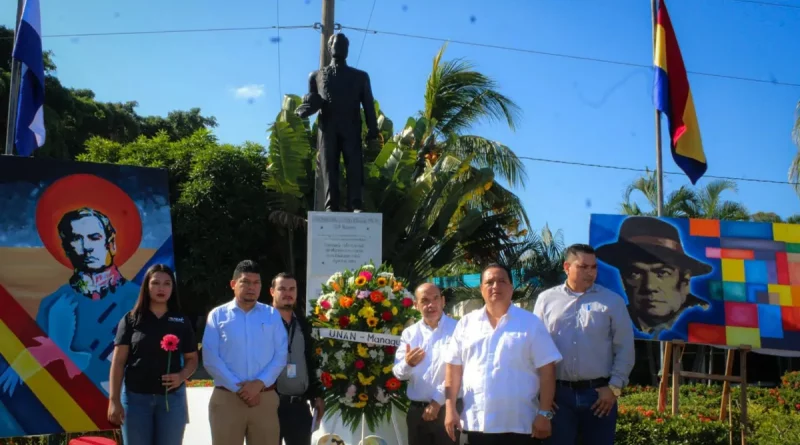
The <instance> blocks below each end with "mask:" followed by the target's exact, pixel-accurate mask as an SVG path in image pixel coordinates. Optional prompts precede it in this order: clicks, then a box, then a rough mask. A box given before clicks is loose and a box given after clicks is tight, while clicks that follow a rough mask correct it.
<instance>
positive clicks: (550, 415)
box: [539, 409, 556, 420]
mask: <svg viewBox="0 0 800 445" xmlns="http://www.w3.org/2000/svg"><path fill="white" fill-rule="evenodd" d="M539 415H540V416H542V417H544V418H546V419H547V420H552V419H553V416H555V415H556V413H554V412H552V411H544V410H541V409H540V410H539Z"/></svg>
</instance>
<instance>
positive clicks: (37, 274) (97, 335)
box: [0, 157, 174, 437]
mask: <svg viewBox="0 0 800 445" xmlns="http://www.w3.org/2000/svg"><path fill="white" fill-rule="evenodd" d="M0 203H2V205H0V307H2V311H0V437H10V436H23V435H39V434H52V433H59V432H82V431H96V430H101V429H110V428H111V426H110V425H109V424H108V423H107V421H106V409H107V406H108V373H109V367H110V364H111V353H112V351H113V341H114V335H115V333H116V328H117V323H118V322H119V320H120V319H121V318H122V316H123V315H124V314H125V313H126V312H127V311H129V310H130V309H131V308H132V307H133V304H134V303H135V301H136V298H137V297H138V294H139V287H140V285H141V278H142V276H143V275H144V271H145V270H146V269H147V267H149V266H150V265H151V264H154V263H164V264H168V265H170V266H171V267H173V268H174V259H173V248H172V224H171V219H170V205H169V197H168V185H167V173H166V171H164V170H160V169H145V168H139V167H128V166H116V165H103V164H91V163H78V162H60V161H51V160H42V159H33V158H17V157H0Z"/></svg>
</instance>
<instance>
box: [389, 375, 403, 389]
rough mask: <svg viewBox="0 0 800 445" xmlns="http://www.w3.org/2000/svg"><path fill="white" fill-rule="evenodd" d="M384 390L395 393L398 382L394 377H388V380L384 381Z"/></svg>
mask: <svg viewBox="0 0 800 445" xmlns="http://www.w3.org/2000/svg"><path fill="white" fill-rule="evenodd" d="M386 389H388V390H389V391H397V390H398V389H400V380H397V379H396V378H395V377H390V378H389V380H387V381H386Z"/></svg>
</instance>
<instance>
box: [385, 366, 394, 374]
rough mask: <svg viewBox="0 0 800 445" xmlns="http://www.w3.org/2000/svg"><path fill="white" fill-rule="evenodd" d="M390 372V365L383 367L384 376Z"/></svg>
mask: <svg viewBox="0 0 800 445" xmlns="http://www.w3.org/2000/svg"><path fill="white" fill-rule="evenodd" d="M391 372H392V365H386V366H384V367H383V373H384V374H389V373H391Z"/></svg>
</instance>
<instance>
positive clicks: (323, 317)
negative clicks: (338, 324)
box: [319, 314, 328, 322]
mask: <svg viewBox="0 0 800 445" xmlns="http://www.w3.org/2000/svg"><path fill="white" fill-rule="evenodd" d="M319 321H323V322H324V321H328V317H326V316H325V314H319Z"/></svg>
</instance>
